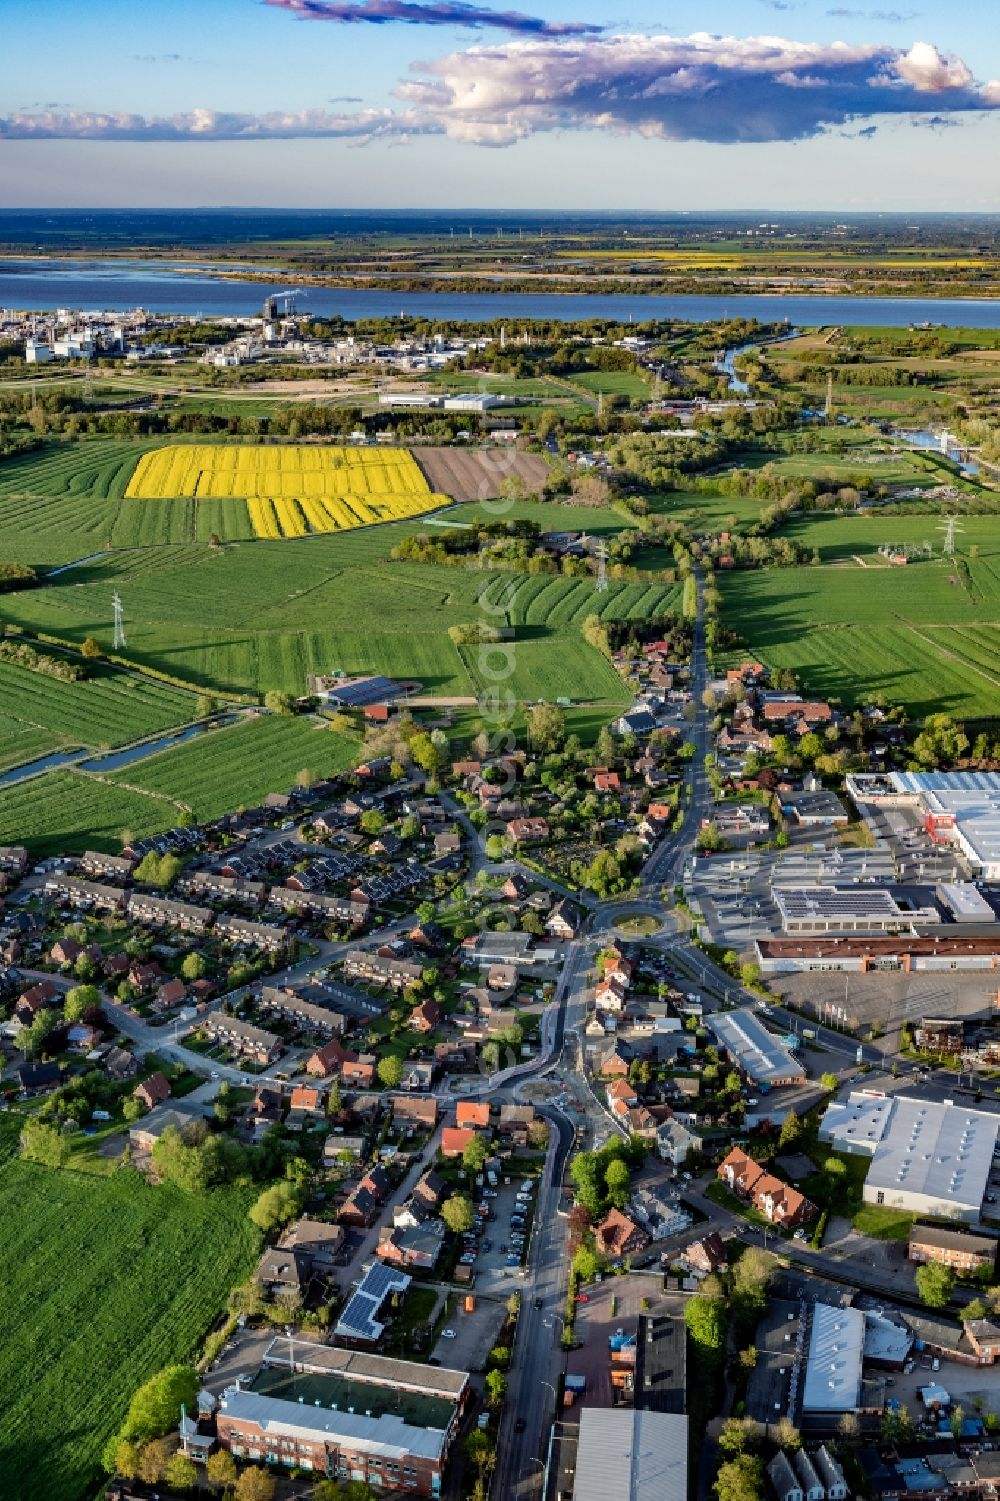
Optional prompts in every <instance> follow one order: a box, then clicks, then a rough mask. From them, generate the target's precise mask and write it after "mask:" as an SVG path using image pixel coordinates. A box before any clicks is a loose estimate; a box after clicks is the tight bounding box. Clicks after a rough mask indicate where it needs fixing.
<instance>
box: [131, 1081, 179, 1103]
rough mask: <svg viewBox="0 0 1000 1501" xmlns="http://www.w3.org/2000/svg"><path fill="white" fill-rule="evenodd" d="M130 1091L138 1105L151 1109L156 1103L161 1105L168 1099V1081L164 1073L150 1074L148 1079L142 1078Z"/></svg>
mask: <svg viewBox="0 0 1000 1501" xmlns="http://www.w3.org/2000/svg"><path fill="white" fill-rule="evenodd" d="M132 1093H133V1094H134V1095H135V1098H136V1099H137V1100H138V1101H139V1103H140V1105H144V1106H145V1107H146V1109H147V1110H152V1109H154V1108H155V1107H156V1106H157V1105H162V1104H163V1102H164V1100H169V1098H170V1083H169V1080H168V1079H167V1077H166V1075H165V1074H161V1073H155V1074H150V1076H149V1078H148V1079H143V1081H142V1083H141V1084H137V1085H136V1087H135V1089H133V1091H132Z"/></svg>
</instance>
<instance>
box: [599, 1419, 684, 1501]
mask: <svg viewBox="0 0 1000 1501" xmlns="http://www.w3.org/2000/svg"><path fill="white" fill-rule="evenodd" d="M687 1455H688V1420H687V1418H686V1417H683V1416H681V1415H680V1414H679V1413H668V1412H635V1411H633V1410H631V1409H628V1410H624V1409H622V1408H618V1409H617V1410H615V1409H613V1408H603V1407H584V1408H583V1409H582V1410H581V1412H580V1438H579V1445H578V1448H577V1453H576V1482H575V1484H574V1486H573V1501H612V1498H614V1501H687Z"/></svg>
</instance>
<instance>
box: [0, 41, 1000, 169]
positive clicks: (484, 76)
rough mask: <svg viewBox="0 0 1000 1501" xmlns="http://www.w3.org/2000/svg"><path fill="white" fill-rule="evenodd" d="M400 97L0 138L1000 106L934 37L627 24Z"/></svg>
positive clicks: (31, 130) (319, 131) (9, 131)
mask: <svg viewBox="0 0 1000 1501" xmlns="http://www.w3.org/2000/svg"><path fill="white" fill-rule="evenodd" d="M412 71H413V74H414V75H415V76H413V77H412V78H410V79H409V80H407V81H405V82H403V83H401V84H400V85H399V86H398V88H397V89H396V95H397V98H398V99H399V101H400V102H401V104H402V105H403V108H402V109H381V110H380V109H364V110H359V111H358V112H356V113H354V114H346V113H330V112H329V111H327V110H323V109H315V110H304V111H301V112H292V113H287V114H286V113H283V112H280V111H273V112H271V113H267V114H242V113H221V112H219V111H216V110H211V109H197V110H191V111H188V112H185V113H181V114H175V115H170V116H167V117H160V118H156V117H154V118H149V117H145V116H141V115H132V114H119V113H103V112H88V111H71V110H62V111H60V110H42V111H40V112H30V111H21V112H18V113H13V114H10V115H7V116H6V117H0V140H2V139H4V138H7V139H28V140H31V139H52V138H77V139H84V140H139V141H143V140H146V141H190V140H215V141H218V140H262V139H293V138H302V137H330V138H338V137H344V138H349V139H354V140H356V141H359V142H363V141H369V140H376V139H381V138H387V137H391V138H395V139H399V138H402V137H406V136H413V135H421V134H422V135H428V134H445V135H447V136H449V137H451V138H452V139H453V140H457V141H463V142H469V143H473V144H476V145H481V146H509V145H511V144H513V143H514V142H516V141H519V140H523V139H524V138H526V137H528V136H531V135H534V134H536V133H539V132H544V131H557V130H558V131H568V130H600V131H605V132H610V133H617V134H623V135H624V134H628V133H630V132H635V133H636V134H638V135H641V136H644V137H647V138H659V139H662V140H669V141H708V142H714V143H719V144H734V143H737V142H769V141H796V140H804V139H806V138H808V137H810V136H815V135H817V134H820V133H821V132H823V131H824V130H827V129H831V128H837V127H840V126H843V125H845V124H847V123H849V122H852V121H855V120H862V119H879V118H884V117H889V116H896V117H904V118H905V117H911V118H914V119H919V118H921V117H924V116H927V115H934V116H938V117H941V116H944V115H954V114H957V113H960V112H964V111H983V110H992V109H997V108H1000V83H996V82H993V83H987V84H979V83H977V82H976V80H975V79H974V78H973V75H972V72H971V70H970V69H969V67H968V66H967V65H966V63H964V62H963V61H962V60H961V59H960V58H956V57H953V56H949V55H946V54H944V53H942V52H940V51H938V49H937V48H936V47H934V46H932V45H931V44H930V43H928V42H916V43H915V44H914V45H913V46H912V47H911V48H910V49H909V51H904V50H903V49H901V48H898V47H890V46H888V45H878V44H863V45H856V46H852V45H848V44H847V43H845V42H833V43H820V42H797V41H788V40H785V39H784V38H782V37H775V36H758V37H746V38H740V37H730V36H713V35H710V34H709V33H707V32H699V33H697V34H695V35H694V36H689V37H673V36H644V35H622V36H607V37H603V36H602V37H574V38H571V39H570V38H560V39H558V40H554V39H550V38H537V37H535V38H531V39H518V40H516V41H513V42H510V43H508V44H506V45H504V46H492V47H489V46H477V47H470V48H467V49H466V50H464V51H459V52H453V53H450V54H448V55H447V56H445V57H440V58H437V59H435V60H433V61H431V62H428V63H423V64H417V65H414V68H413V70H412Z"/></svg>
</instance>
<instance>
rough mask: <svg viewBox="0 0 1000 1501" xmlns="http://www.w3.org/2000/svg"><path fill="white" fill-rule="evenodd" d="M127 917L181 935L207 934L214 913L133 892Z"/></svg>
mask: <svg viewBox="0 0 1000 1501" xmlns="http://www.w3.org/2000/svg"><path fill="white" fill-rule="evenodd" d="M128 915H129V917H131V918H133V919H134V920H135V921H137V922H144V923H149V924H150V925H151V926H152V927H154V928H177V929H178V930H179V931H180V932H182V933H207V932H208V929H209V928H210V927H211V926H212V922H213V919H214V917H215V913H214V912H213V911H212V910H211V908H209V907H195V906H193V905H192V904H191V903H190V902H175V901H173V900H172V899H171V898H170V897H165V896H147V895H145V893H143V892H138V891H133V892H132V894H131V895H130V897H129V903H128Z"/></svg>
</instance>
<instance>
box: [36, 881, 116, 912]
mask: <svg viewBox="0 0 1000 1501" xmlns="http://www.w3.org/2000/svg"><path fill="white" fill-rule="evenodd" d="M45 890H46V891H47V892H48V893H49V895H50V896H57V897H59V898H60V900H62V901H64V902H69V904H70V906H71V907H94V908H96V909H97V910H98V911H101V912H121V911H122V910H123V909H124V907H125V893H124V891H122V889H121V887H120V886H106V885H104V884H103V883H101V882H100V881H84V880H82V879H81V878H80V877H79V876H64V875H54V876H49V877H48V878H47V879H46V882H45Z"/></svg>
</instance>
